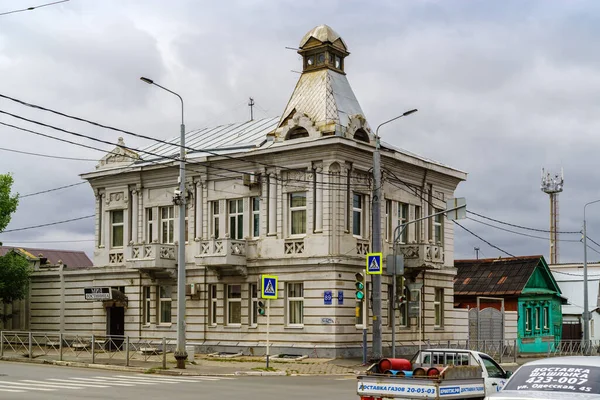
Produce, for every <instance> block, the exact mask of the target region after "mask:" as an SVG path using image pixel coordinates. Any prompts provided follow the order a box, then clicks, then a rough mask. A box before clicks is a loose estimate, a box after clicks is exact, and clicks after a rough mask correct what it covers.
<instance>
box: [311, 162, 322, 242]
mask: <svg viewBox="0 0 600 400" xmlns="http://www.w3.org/2000/svg"><path fill="white" fill-rule="evenodd" d="M313 171H314V174H315V182H316V185H315V186H316V187H315V193H314V201H315V226H314V232H317V233H320V232H323V166H322V165H321V164H317V165H315V166H314V167H313Z"/></svg>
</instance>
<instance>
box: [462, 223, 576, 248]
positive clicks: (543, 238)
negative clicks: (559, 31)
mask: <svg viewBox="0 0 600 400" xmlns="http://www.w3.org/2000/svg"><path fill="white" fill-rule="evenodd" d="M467 219H468V220H469V221H475V222H477V223H479V224H482V225H486V226H489V227H492V228H495V229H499V230H501V231H504V232H510V233H514V234H515V235H520V236H526V237H530V238H534V239H542V240H550V238H547V237H543V236H535V235H530V234H528V233H522V232H516V231H513V230H510V229H506V228H502V227H500V226H496V225H492V224H488V223H487V222H483V221H479V220H477V219H475V218H471V217H467ZM559 242H573V243H579V242H581V240H573V239H559Z"/></svg>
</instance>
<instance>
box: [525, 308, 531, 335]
mask: <svg viewBox="0 0 600 400" xmlns="http://www.w3.org/2000/svg"><path fill="white" fill-rule="evenodd" d="M525 332H529V333H531V308H529V307H525Z"/></svg>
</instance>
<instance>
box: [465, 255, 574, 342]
mask: <svg viewBox="0 0 600 400" xmlns="http://www.w3.org/2000/svg"><path fill="white" fill-rule="evenodd" d="M454 266H455V267H456V269H457V275H456V277H455V279H454V305H455V307H457V308H476V307H477V303H478V302H477V300H478V298H479V300H480V302H479V304H480V310H479V311H480V312H481V311H483V309H484V308H489V307H493V308H496V309H498V310H500V308H501V305H502V299H503V300H504V302H503V303H504V310H505V311H517V313H518V325H517V341H518V346H519V351H520V352H526V353H537V352H546V351H548V347H549V346H551V347H553V346H554V345H555V344H558V343H559V342H560V340H561V335H562V312H561V305H562V304H564V303H566V299H565V298H564V297H563V296H562V294H561V291H560V288H559V287H558V284H557V283H556V280H555V279H554V277H553V276H552V273H551V272H550V269H549V268H548V264H546V261H545V260H544V257H543V256H525V257H509V258H493V259H492V258H488V259H477V260H455V261H454Z"/></svg>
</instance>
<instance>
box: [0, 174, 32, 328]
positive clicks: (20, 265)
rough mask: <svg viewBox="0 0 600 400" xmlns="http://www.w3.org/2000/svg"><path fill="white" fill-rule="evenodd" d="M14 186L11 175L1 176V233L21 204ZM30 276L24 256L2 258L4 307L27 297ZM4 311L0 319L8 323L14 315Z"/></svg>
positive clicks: (0, 293) (0, 273)
mask: <svg viewBox="0 0 600 400" xmlns="http://www.w3.org/2000/svg"><path fill="white" fill-rule="evenodd" d="M12 184H13V177H12V176H11V175H10V174H5V175H0V232H2V231H4V228H6V226H7V225H8V223H9V222H10V218H11V216H12V214H13V213H14V212H15V211H16V210H17V205H18V204H19V195H18V194H16V195H13V196H11V194H10V190H11V188H12ZM1 244H2V243H0V245H1ZM30 274H31V269H30V268H29V261H28V260H27V258H25V257H24V256H22V255H20V254H17V253H16V252H14V251H10V252H8V253H7V254H6V255H4V256H1V257H0V299H1V301H2V303H4V305H7V304H11V303H12V302H13V301H15V300H20V299H24V298H26V297H27V292H28V290H29V276H30ZM4 309H6V307H3V309H2V310H0V317H1V318H2V320H3V321H6V320H7V319H8V318H10V317H11V316H12V315H5V313H4Z"/></svg>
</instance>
